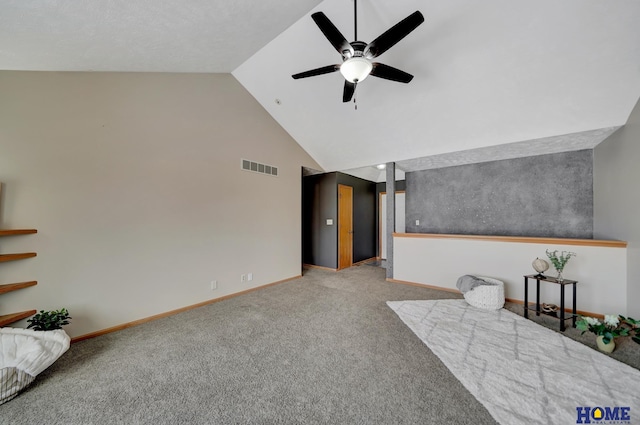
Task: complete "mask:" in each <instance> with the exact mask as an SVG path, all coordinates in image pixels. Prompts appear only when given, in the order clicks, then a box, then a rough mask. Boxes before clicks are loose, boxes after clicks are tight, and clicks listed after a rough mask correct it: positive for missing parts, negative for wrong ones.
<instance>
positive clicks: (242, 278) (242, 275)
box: [240, 274, 247, 282]
mask: <svg viewBox="0 0 640 425" xmlns="http://www.w3.org/2000/svg"><path fill="white" fill-rule="evenodd" d="M246 281H247V275H246V274H241V275H240V282H246Z"/></svg>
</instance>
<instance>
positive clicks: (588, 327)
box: [576, 314, 640, 353]
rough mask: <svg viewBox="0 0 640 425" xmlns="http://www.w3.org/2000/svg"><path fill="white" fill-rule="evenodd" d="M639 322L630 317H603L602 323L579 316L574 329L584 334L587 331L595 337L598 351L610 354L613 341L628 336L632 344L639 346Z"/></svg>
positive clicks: (613, 347) (613, 344) (613, 346)
mask: <svg viewBox="0 0 640 425" xmlns="http://www.w3.org/2000/svg"><path fill="white" fill-rule="evenodd" d="M639 326H640V321H638V320H635V319H632V318H630V317H624V316H615V315H608V314H607V315H605V316H604V321H602V322H601V321H600V320H598V319H597V318H595V317H586V316H581V317H580V320H578V321H576V328H577V329H578V330H581V331H582V333H583V334H584V333H585V332H587V331H589V332H592V333H594V334H596V335H597V338H596V344H597V345H598V348H599V349H600V351H604V352H605V353H611V352H613V350H614V349H615V348H616V343H615V341H614V340H615V339H616V338H618V337H621V336H630V337H631V338H632V340H633V341H634V342H637V343H638V344H640V327H639Z"/></svg>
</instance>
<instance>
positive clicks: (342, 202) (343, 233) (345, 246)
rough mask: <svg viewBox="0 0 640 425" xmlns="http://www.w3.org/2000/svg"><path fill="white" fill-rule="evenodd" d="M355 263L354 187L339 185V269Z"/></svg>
mask: <svg viewBox="0 0 640 425" xmlns="http://www.w3.org/2000/svg"><path fill="white" fill-rule="evenodd" d="M352 265H353V188H352V187H351V186H345V185H342V184H339V185H338V270H341V269H346V268H347V267H351V266H352Z"/></svg>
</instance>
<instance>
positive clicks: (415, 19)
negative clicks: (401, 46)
mask: <svg viewBox="0 0 640 425" xmlns="http://www.w3.org/2000/svg"><path fill="white" fill-rule="evenodd" d="M423 22H424V16H422V13H420V11H415V12H413V13H412V14H411V15H409V16H407V17H406V18H404V19H403V20H402V21H400V22H398V23H397V24H395V25H394V26H392V27H391V28H389V29H388V30H387V31H385V32H384V33H383V34H382V35H380V36H379V37H378V38H376V39H375V40H373V41H372V42H371V43H369V45H368V46H367V48H366V50H365V56H367V57H368V58H375V57H378V56H380V55H381V54H383V53H384V52H386V51H387V50H389V49H390V48H391V47H392V46H394V45H395V44H396V43H397V42H398V41H400V40H402V39H403V38H405V37H406V36H407V35H409V33H410V32H411V31H413V30H414V29H416V28H417V27H418V25H420V24H421V23H423Z"/></svg>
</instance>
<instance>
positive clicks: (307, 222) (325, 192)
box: [302, 173, 338, 269]
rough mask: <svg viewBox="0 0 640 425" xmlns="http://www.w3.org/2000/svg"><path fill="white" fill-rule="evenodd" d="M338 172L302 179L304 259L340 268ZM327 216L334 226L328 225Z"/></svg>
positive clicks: (331, 267) (315, 264) (314, 263)
mask: <svg viewBox="0 0 640 425" xmlns="http://www.w3.org/2000/svg"><path fill="white" fill-rule="evenodd" d="M337 187H338V183H337V176H336V173H328V174H316V175H313V176H305V177H303V179H302V261H303V262H304V263H305V264H312V265H314V266H321V267H328V268H330V269H335V268H337V267H338V251H337V247H338V196H337ZM327 219H330V220H333V225H327Z"/></svg>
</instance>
